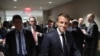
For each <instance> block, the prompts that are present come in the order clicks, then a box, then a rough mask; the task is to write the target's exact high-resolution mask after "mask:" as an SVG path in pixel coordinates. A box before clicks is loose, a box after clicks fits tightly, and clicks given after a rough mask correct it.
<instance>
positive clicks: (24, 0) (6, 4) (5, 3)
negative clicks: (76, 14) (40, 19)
mask: <svg viewBox="0 0 100 56" xmlns="http://www.w3.org/2000/svg"><path fill="white" fill-rule="evenodd" d="M50 1H51V2H52V4H49V3H48V2H50ZM70 1H73V0H18V1H17V2H13V0H0V8H3V9H5V10H23V9H24V8H26V7H31V8H32V10H39V9H40V7H42V10H48V9H51V8H53V7H56V6H59V5H61V4H64V3H67V2H70ZM14 6H16V7H17V8H14Z"/></svg>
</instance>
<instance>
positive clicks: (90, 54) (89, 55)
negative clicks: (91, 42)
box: [84, 48, 96, 56]
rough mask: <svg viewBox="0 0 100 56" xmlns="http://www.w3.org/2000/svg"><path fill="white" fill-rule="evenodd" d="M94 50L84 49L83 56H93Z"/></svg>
mask: <svg viewBox="0 0 100 56" xmlns="http://www.w3.org/2000/svg"><path fill="white" fill-rule="evenodd" d="M95 52H96V49H95V48H85V50H84V56H95Z"/></svg>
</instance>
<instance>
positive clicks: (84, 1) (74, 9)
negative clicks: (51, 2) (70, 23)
mask: <svg viewBox="0 0 100 56" xmlns="http://www.w3.org/2000/svg"><path fill="white" fill-rule="evenodd" d="M99 2H100V0H76V1H72V2H69V3H66V4H63V5H61V6H58V7H55V8H53V9H51V16H52V18H53V19H56V17H57V15H58V14H59V13H62V12H64V13H67V14H69V15H70V17H71V18H73V19H78V18H79V17H83V18H84V22H85V23H86V24H87V20H86V15H87V14H88V13H94V14H95V15H96V18H95V21H96V23H97V25H98V27H99V31H100V26H99V25H100V23H99V22H100V11H99V10H100V6H99Z"/></svg>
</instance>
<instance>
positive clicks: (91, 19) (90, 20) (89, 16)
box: [87, 14, 94, 22]
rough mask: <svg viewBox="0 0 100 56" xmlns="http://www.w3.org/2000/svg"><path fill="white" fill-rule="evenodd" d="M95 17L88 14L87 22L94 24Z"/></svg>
mask: <svg viewBox="0 0 100 56" xmlns="http://www.w3.org/2000/svg"><path fill="white" fill-rule="evenodd" d="M93 19H94V18H93V16H92V14H88V15H87V20H88V22H92V21H93Z"/></svg>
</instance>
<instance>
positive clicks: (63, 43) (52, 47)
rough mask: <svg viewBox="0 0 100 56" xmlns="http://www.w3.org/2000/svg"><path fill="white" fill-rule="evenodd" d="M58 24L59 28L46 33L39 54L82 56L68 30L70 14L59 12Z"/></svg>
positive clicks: (40, 55) (43, 55)
mask: <svg viewBox="0 0 100 56" xmlns="http://www.w3.org/2000/svg"><path fill="white" fill-rule="evenodd" d="M56 24H57V29H55V30H53V31H51V32H49V33H46V34H45V35H44V38H43V42H42V45H41V51H40V54H39V56H81V54H80V52H79V50H78V49H77V48H76V45H75V43H74V41H73V39H72V38H73V37H72V35H71V34H70V33H69V32H68V31H66V30H67V28H68V27H69V15H67V14H64V13H61V14H59V15H58V18H57V22H56Z"/></svg>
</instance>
